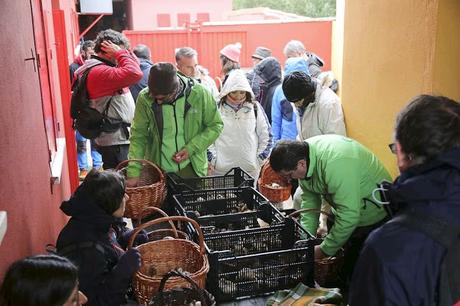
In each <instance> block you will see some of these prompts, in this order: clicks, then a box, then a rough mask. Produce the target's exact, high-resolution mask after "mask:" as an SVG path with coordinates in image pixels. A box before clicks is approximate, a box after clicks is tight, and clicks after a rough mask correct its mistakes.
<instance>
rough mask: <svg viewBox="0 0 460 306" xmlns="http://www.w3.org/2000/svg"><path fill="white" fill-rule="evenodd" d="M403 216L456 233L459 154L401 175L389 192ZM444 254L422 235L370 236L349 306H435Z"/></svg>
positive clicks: (398, 230) (390, 231) (400, 230)
mask: <svg viewBox="0 0 460 306" xmlns="http://www.w3.org/2000/svg"><path fill="white" fill-rule="evenodd" d="M389 194H390V199H391V201H396V202H397V203H399V204H400V205H402V210H403V211H402V212H403V213H410V212H414V211H417V212H418V213H419V214H420V213H421V214H423V215H428V216H432V217H437V218H440V219H443V220H446V221H448V222H449V224H451V225H452V226H454V227H457V228H460V149H456V150H451V151H449V152H445V153H444V154H441V155H440V156H438V157H437V158H436V159H435V160H432V161H430V162H428V163H426V164H423V165H420V166H415V167H412V168H410V169H408V170H407V171H405V172H404V173H402V174H401V176H400V177H399V178H398V179H397V180H396V181H395V183H394V185H393V186H392V187H391V188H390V192H389ZM445 253H446V249H445V248H444V247H443V246H441V245H440V244H439V243H438V242H436V241H434V240H433V239H431V238H429V237H428V236H427V235H425V234H423V233H422V232H421V231H418V230H416V229H412V228H410V227H407V226H404V225H402V224H399V223H395V222H388V223H386V224H385V225H383V226H382V227H381V228H379V229H377V230H376V231H374V232H372V234H371V235H370V236H369V238H368V239H367V241H366V243H365V246H364V248H363V250H362V252H361V255H360V258H359V260H358V263H357V265H356V268H355V272H354V275H353V279H352V287H351V290H350V300H349V305H350V306H359V305H362V306H369V305H371V306H379V305H382V306H383V305H385V306H389V305H392V306H393V305H394V306H396V305H397V306H408V305H417V306H432V305H435V304H434V302H435V301H436V294H437V286H438V279H439V275H440V265H441V261H442V259H443V256H444V255H445Z"/></svg>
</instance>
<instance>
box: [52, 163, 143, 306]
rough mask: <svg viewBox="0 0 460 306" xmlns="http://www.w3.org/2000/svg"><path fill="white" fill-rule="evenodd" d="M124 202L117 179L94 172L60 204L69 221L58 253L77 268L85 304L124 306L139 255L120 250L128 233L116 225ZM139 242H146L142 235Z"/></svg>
mask: <svg viewBox="0 0 460 306" xmlns="http://www.w3.org/2000/svg"><path fill="white" fill-rule="evenodd" d="M127 198H128V196H127V195H126V194H125V179H124V177H123V176H122V175H120V174H119V173H117V172H113V171H103V172H99V171H96V170H94V169H93V170H91V171H90V173H88V175H87V176H86V178H85V180H84V181H83V183H82V184H81V185H80V186H79V187H78V188H77V190H76V191H75V193H74V194H73V195H72V197H71V198H70V200H68V201H64V202H63V203H62V205H61V210H62V211H63V212H64V213H65V214H66V215H68V216H70V217H71V218H70V220H69V222H68V223H67V225H66V226H65V227H64V228H63V229H62V231H61V233H60V234H59V237H58V240H57V244H56V247H57V251H58V253H59V254H61V255H63V256H65V257H67V258H69V259H70V260H71V261H72V262H73V263H75V264H76V265H77V266H78V268H79V273H78V277H79V281H80V288H81V291H82V292H83V293H85V295H86V296H87V297H88V305H106V306H109V305H120V304H122V303H125V301H126V299H125V294H126V292H127V290H128V287H129V286H130V282H131V279H132V277H133V275H134V273H135V272H136V271H137V270H138V269H139V267H140V263H141V258H140V254H139V251H138V250H137V249H135V248H132V249H129V250H127V251H126V252H125V250H124V247H126V245H123V244H126V241H127V239H128V237H129V235H130V232H129V231H125V229H124V225H125V224H123V223H122V221H121V220H122V219H121V218H122V217H123V214H124V211H125V202H126V200H127ZM138 238H139V239H137V240H138V241H139V242H145V241H146V237H142V236H140V235H138ZM141 240H142V241H141ZM123 242H124V243H123Z"/></svg>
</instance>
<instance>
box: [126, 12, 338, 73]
mask: <svg viewBox="0 0 460 306" xmlns="http://www.w3.org/2000/svg"><path fill="white" fill-rule="evenodd" d="M124 33H125V35H126V36H127V37H128V38H129V39H130V41H131V45H132V46H135V45H136V44H139V43H142V44H146V45H147V46H149V47H150V49H151V51H152V59H153V61H154V62H158V61H168V62H174V61H175V59H174V49H175V48H178V47H183V46H190V47H192V48H195V49H196V50H197V51H198V61H199V62H200V64H201V65H203V66H204V67H206V68H208V69H209V71H210V73H211V76H213V77H216V76H219V75H220V61H219V51H220V49H221V48H222V47H224V46H225V45H226V44H228V43H235V42H237V41H239V42H241V43H242V45H243V47H242V50H241V56H240V61H241V65H242V67H251V66H252V61H251V55H252V53H253V52H254V50H255V48H256V47H257V46H265V47H267V48H270V49H271V50H272V51H273V56H275V57H276V58H278V60H279V61H280V63H281V65H282V66H284V62H285V57H284V55H283V48H284V46H285V45H286V43H287V42H288V41H289V40H291V39H298V40H300V41H302V42H303V43H304V44H305V46H306V47H307V48H308V49H309V50H311V51H313V52H314V53H316V54H317V55H318V56H320V57H321V58H322V59H323V60H324V62H325V67H324V70H330V69H331V35H332V21H331V20H318V21H302V22H278V21H277V22H262V23H251V24H243V23H238V24H235V23H234V24H223V23H222V24H221V25H219V24H211V23H209V24H205V25H202V26H201V28H200V30H199V31H198V30H196V29H195V30H193V31H190V30H188V29H185V30H182V29H180V30H179V29H177V30H167V31H165V30H158V31H124Z"/></svg>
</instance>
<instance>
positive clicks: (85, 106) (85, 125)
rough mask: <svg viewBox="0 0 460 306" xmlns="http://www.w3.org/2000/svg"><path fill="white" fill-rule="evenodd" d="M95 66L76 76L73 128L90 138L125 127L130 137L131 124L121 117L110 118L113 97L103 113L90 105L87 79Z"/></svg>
mask: <svg viewBox="0 0 460 306" xmlns="http://www.w3.org/2000/svg"><path fill="white" fill-rule="evenodd" d="M98 65H101V64H98ZM98 65H95V66H98ZM95 66H92V67H90V68H88V69H86V70H85V71H84V72H83V73H81V74H79V75H76V76H75V81H74V83H73V85H72V99H71V104H70V116H71V117H72V119H73V128H74V129H76V130H78V131H79V132H80V134H81V135H82V136H83V137H85V138H88V139H94V138H97V137H98V136H99V135H101V133H102V132H105V133H114V132H116V131H118V130H119V129H120V128H123V129H124V132H125V134H126V138H129V132H128V128H127V127H128V126H130V124H129V123H125V122H123V121H122V120H121V119H115V118H110V117H109V116H108V111H109V107H110V104H111V102H112V98H110V100H109V101H108V102H107V104H106V106H105V108H104V111H103V112H102V113H101V112H99V111H98V110H97V109H95V108H92V107H90V99H89V95H88V89H87V87H86V79H87V78H88V74H89V72H90V70H91V69H92V68H93V67H95Z"/></svg>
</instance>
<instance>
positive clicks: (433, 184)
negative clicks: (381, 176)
mask: <svg viewBox="0 0 460 306" xmlns="http://www.w3.org/2000/svg"><path fill="white" fill-rule="evenodd" d="M389 195H390V198H391V200H392V201H395V202H397V203H401V204H402V205H403V206H404V205H405V204H404V203H428V202H433V203H446V202H447V203H457V204H458V205H456V206H458V209H460V149H454V150H450V151H447V152H445V153H443V154H440V155H439V156H437V157H436V158H435V159H433V160H431V161H429V162H427V163H425V164H422V165H418V166H414V167H411V168H409V169H407V170H406V171H404V172H402V173H401V175H400V176H399V177H398V178H397V179H396V181H395V182H394V184H393V186H391V187H390V191H389ZM428 209H430V208H428ZM435 209H436V210H437V211H439V210H440V209H441V208H440V207H435ZM441 213H442V212H441Z"/></svg>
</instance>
